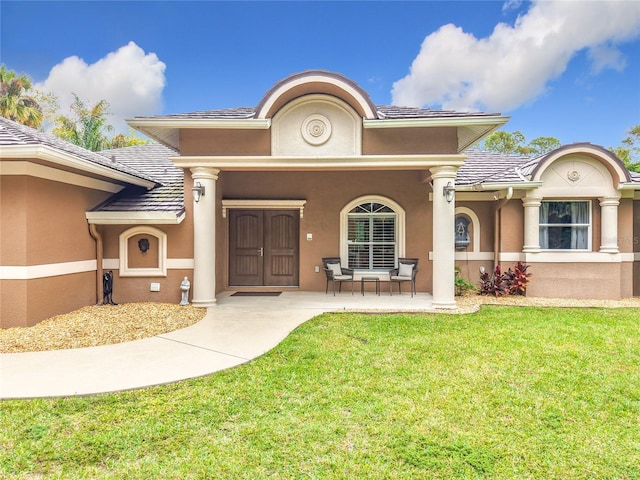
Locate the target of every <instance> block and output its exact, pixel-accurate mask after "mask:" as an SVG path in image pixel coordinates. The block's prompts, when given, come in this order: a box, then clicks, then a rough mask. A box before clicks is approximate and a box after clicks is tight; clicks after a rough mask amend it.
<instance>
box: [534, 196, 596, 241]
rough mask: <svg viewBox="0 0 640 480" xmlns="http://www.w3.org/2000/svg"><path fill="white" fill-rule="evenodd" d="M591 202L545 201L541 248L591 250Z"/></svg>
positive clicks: (542, 213) (541, 217) (541, 218)
mask: <svg viewBox="0 0 640 480" xmlns="http://www.w3.org/2000/svg"><path fill="white" fill-rule="evenodd" d="M590 240H591V202H589V201H572V202H566V201H551V202H549V201H543V202H542V204H541V205H540V247H541V248H543V249H546V250H589V249H590V248H591V241H590Z"/></svg>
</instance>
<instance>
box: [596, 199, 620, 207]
mask: <svg viewBox="0 0 640 480" xmlns="http://www.w3.org/2000/svg"><path fill="white" fill-rule="evenodd" d="M598 200H600V206H601V207H618V206H620V197H602V198H599V199H598Z"/></svg>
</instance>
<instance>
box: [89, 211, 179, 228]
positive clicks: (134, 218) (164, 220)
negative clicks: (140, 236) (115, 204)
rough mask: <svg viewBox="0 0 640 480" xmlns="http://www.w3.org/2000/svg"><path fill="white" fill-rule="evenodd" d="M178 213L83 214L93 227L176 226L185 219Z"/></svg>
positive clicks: (125, 212) (124, 212)
mask: <svg viewBox="0 0 640 480" xmlns="http://www.w3.org/2000/svg"><path fill="white" fill-rule="evenodd" d="M185 215H186V213H185V211H184V210H182V211H180V212H130V211H129V212H127V211H123V212H85V217H86V219H87V222H88V223H90V224H95V225H177V224H179V223H182V221H183V220H184V219H185Z"/></svg>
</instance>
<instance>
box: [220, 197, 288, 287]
mask: <svg viewBox="0 0 640 480" xmlns="http://www.w3.org/2000/svg"><path fill="white" fill-rule="evenodd" d="M299 219H300V213H299V212H298V211H297V210H230V211H229V285H230V286H262V285H264V286H297V285H298V243H299V241H298V239H299Z"/></svg>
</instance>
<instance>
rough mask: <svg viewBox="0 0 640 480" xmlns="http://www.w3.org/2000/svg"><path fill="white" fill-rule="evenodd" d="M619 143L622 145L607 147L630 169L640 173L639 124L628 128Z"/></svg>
mask: <svg viewBox="0 0 640 480" xmlns="http://www.w3.org/2000/svg"><path fill="white" fill-rule="evenodd" d="M621 143H622V145H620V146H618V147H615V148H614V147H610V148H609V149H610V150H611V151H612V152H613V153H615V154H616V156H617V157H618V158H619V159H620V160H622V162H623V163H624V164H625V166H626V167H627V168H628V169H629V170H630V171H632V172H638V173H640V125H636V126H635V127H632V128H630V129H629V130H628V131H627V137H626V138H625V139H624V140H622V142H621Z"/></svg>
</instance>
